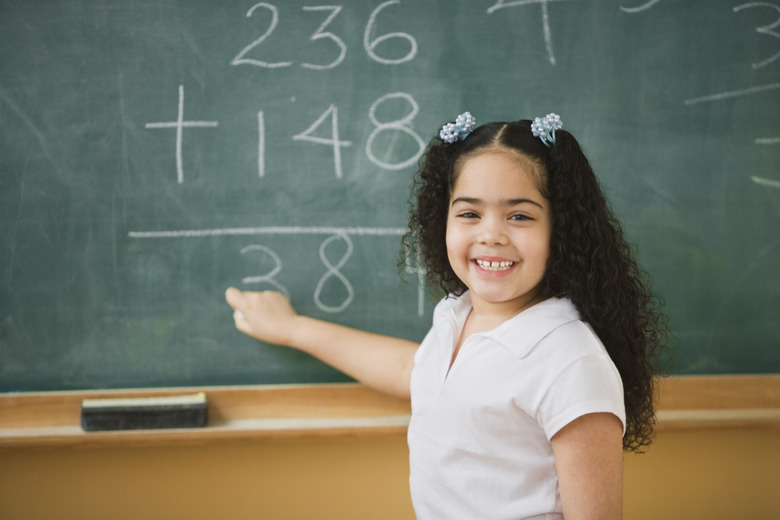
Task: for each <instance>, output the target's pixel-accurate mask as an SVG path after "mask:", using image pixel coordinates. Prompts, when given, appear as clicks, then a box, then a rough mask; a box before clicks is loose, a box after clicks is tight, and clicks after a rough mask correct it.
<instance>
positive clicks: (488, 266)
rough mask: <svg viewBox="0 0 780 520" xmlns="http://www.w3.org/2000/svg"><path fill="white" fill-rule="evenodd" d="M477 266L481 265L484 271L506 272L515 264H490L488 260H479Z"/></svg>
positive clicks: (505, 262)
mask: <svg viewBox="0 0 780 520" xmlns="http://www.w3.org/2000/svg"><path fill="white" fill-rule="evenodd" d="M477 265H479V266H480V267H481V268H482V269H487V270H489V271H505V270H506V269H509V268H510V267H512V266H513V265H514V262H507V261H502V262H488V261H487V260H477Z"/></svg>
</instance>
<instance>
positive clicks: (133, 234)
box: [127, 226, 425, 317]
mask: <svg viewBox="0 0 780 520" xmlns="http://www.w3.org/2000/svg"><path fill="white" fill-rule="evenodd" d="M404 233H406V228H383V227H379V228H374V227H329V226H320V227H316V226H311V227H306V226H268V227H247V228H221V229H220V228H218V229H183V230H166V231H130V232H128V234H127V235H128V237H130V238H135V239H161V238H207V237H216V236H251V235H326V236H327V237H328V238H326V239H325V240H324V241H323V242H322V243H321V244H320V248H319V257H320V261H321V262H322V264H323V265H324V266H325V269H326V272H325V274H324V275H323V276H322V277H321V278H320V279H319V281H318V282H317V285H316V287H315V290H314V295H313V299H314V303H315V305H316V306H317V307H318V308H319V309H320V310H322V311H324V312H328V313H340V312H343V311H344V310H346V309H347V308H348V307H349V306H350V304H351V303H352V302H353V300H354V298H355V289H354V287H353V286H352V283H351V282H350V281H349V279H347V277H346V276H345V275H344V274H343V273H342V272H341V269H342V268H343V267H344V266H345V265H346V263H347V261H348V260H349V258H350V257H351V256H352V253H353V251H354V244H353V242H352V239H351V238H350V236H378V237H391V236H394V237H397V236H401V235H403V234H404ZM336 240H342V241H343V242H344V243H345V245H346V251H345V252H344V254H343V255H342V256H341V258H340V259H339V260H338V261H337V262H335V263H334V262H332V261H331V260H330V259H329V257H328V255H327V248H328V246H330V245H331V244H332V243H333V242H335V241H336ZM240 252H241V254H242V255H247V256H250V255H251V256H254V255H260V256H261V257H267V258H270V259H271V262H272V263H273V267H272V268H271V269H270V270H269V271H268V272H267V273H265V274H262V275H254V276H246V277H244V278H242V279H241V281H242V282H243V283H245V284H248V285H250V284H251V285H258V284H269V285H271V286H272V287H273V288H274V289H276V290H278V291H280V292H282V293H284V294H285V295H287V296H288V297H289V291H288V290H287V288H286V287H285V286H284V285H282V284H281V283H280V282H279V281H278V280H277V279H276V278H275V277H276V275H278V274H279V273H280V272H281V271H282V259H281V257H280V256H279V255H278V254H277V253H276V252H275V251H274V250H272V249H270V248H269V247H267V246H265V245H261V244H253V245H250V246H246V247H244V248H242V249H241V251H240ZM405 258H406V260H405V262H406V272H408V273H410V274H416V275H417V280H418V291H417V315H418V316H421V317H422V316H423V314H424V311H425V308H424V305H425V270H424V268H423V267H421V266H420V265H419V264H417V265H415V264H413V263H412V260H411V255H410V254H409V252H408V251H407V252H406V254H405ZM333 278H335V279H336V280H338V281H339V282H340V283H341V284H342V285H343V286H344V289H345V291H346V297H345V298H344V300H343V301H342V302H341V303H339V304H338V305H329V304H327V303H325V302H324V301H323V300H322V292H323V289H324V287H325V284H326V283H328V281H329V280H331V279H333Z"/></svg>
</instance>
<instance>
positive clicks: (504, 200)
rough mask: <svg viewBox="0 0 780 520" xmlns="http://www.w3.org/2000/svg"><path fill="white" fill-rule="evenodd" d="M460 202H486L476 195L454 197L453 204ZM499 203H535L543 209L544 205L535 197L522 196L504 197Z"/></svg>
mask: <svg viewBox="0 0 780 520" xmlns="http://www.w3.org/2000/svg"><path fill="white" fill-rule="evenodd" d="M458 202H463V203H465V204H474V205H481V204H484V202H483V201H482V199H477V198H474V197H457V198H455V199H452V204H451V205H452V206H454V205H455V204H456V203H458ZM499 204H500V205H502V206H518V205H520V204H533V205H534V206H538V207H540V208H542V209H544V207H543V206H542V205H541V204H539V203H538V202H536V201H535V200H533V199H526V198H520V199H502V200H500V201H499Z"/></svg>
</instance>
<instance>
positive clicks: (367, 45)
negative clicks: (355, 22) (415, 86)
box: [230, 0, 417, 70]
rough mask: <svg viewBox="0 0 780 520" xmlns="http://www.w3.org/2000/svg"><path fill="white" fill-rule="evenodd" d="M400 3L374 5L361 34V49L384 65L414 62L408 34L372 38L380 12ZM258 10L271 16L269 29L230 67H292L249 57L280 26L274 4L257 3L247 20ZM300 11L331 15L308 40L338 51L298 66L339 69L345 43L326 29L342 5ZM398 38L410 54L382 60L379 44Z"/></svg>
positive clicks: (413, 43)
mask: <svg viewBox="0 0 780 520" xmlns="http://www.w3.org/2000/svg"><path fill="white" fill-rule="evenodd" d="M400 3H401V2H400V0H391V1H389V2H385V3H383V4H380V5H379V6H377V7H376V8H375V9H374V10H373V12H372V13H371V16H370V17H369V19H368V23H367V24H366V28H365V30H364V31H363V47H364V49H365V51H366V54H368V56H369V57H370V58H371V59H372V60H374V61H376V62H378V63H382V64H385V65H400V64H402V63H406V62H408V61H411V60H413V59H414V57H415V56H416V55H417V40H416V39H415V38H414V37H413V36H412V35H410V34H407V33H402V32H391V33H387V34H383V35H382V36H378V37H375V38H374V37H372V33H373V32H374V25H375V24H376V19H377V16H379V13H380V12H382V11H383V10H384V9H386V8H387V7H389V6H391V5H396V4H400ZM259 8H262V9H265V10H267V11H269V12H270V13H271V19H270V21H269V23H268V27H267V28H266V30H265V32H264V33H263V34H262V35H261V36H260V37H259V38H257V39H256V40H254V41H252V42H251V43H250V44H249V45H247V46H245V47H244V48H243V49H241V51H240V52H239V53H238V54H237V55H236V56H235V57H234V58H233V59H232V60H231V61H230V64H231V65H252V66H255V67H262V68H266V69H279V68H285V67H290V66H291V65H293V62H292V61H275V62H269V61H265V60H259V59H255V58H251V57H248V55H249V54H250V53H253V54H255V53H257V50H258V48H259V47H260V46H261V44H263V43H264V42H265V41H266V40H267V39H268V38H269V37H271V35H272V34H273V32H274V31H275V30H276V28H277V26H278V25H279V10H278V9H277V8H276V6H275V5H273V4H269V3H266V2H259V3H257V4H255V5H253V6H252V7H251V8H250V9H249V11H247V13H246V17H247V18H251V17H252V15H253V14H254V13H255V11H256V10H257V9H259ZM302 9H303V10H304V11H330V14H329V15H328V16H327V17H326V18H325V21H324V22H322V24H320V26H319V27H318V28H317V30H316V31H314V34H312V36H311V38H309V41H312V42H316V41H318V40H327V41H330V42H332V43H333V44H335V46H336V47H337V48H338V56H336V57H335V58H334V59H333V61H331V62H330V63H327V64H316V63H307V62H305V63H301V67H304V68H307V69H313V70H330V69H333V68H335V67H338V66H339V65H340V64H341V63H342V62H343V61H344V59H345V58H346V56H347V44H346V43H345V42H344V40H343V39H341V38H340V37H338V36H337V35H335V34H334V33H332V32H330V31H325V28H326V27H328V26H329V25H330V24H331V22H332V21H333V20H334V19H335V18H336V16H338V14H339V13H340V12H341V10H342V6H340V5H319V6H305V7H303V8H302ZM398 38H400V39H403V40H406V41H407V42H409V52H407V53H406V54H405V55H404V56H401V57H400V58H385V57H382V56H379V55H378V54H377V53H376V48H377V46H379V45H380V44H381V43H383V42H386V41H388V40H391V39H398Z"/></svg>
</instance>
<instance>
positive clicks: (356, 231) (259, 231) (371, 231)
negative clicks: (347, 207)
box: [127, 226, 407, 238]
mask: <svg viewBox="0 0 780 520" xmlns="http://www.w3.org/2000/svg"><path fill="white" fill-rule="evenodd" d="M406 231H407V230H406V228H383V227H376V228H372V227H333V226H323V227H316V226H269V227H243V228H220V229H178V230H169V231H130V232H128V233H127V236H128V237H130V238H200V237H217V236H236V235H371V236H401V235H404V234H405V233H406Z"/></svg>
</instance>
